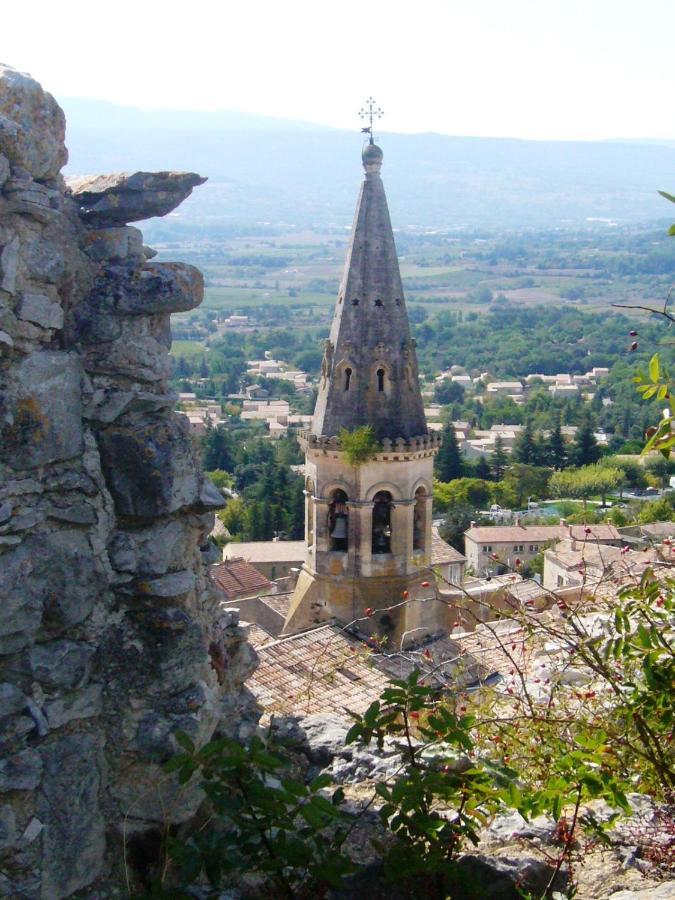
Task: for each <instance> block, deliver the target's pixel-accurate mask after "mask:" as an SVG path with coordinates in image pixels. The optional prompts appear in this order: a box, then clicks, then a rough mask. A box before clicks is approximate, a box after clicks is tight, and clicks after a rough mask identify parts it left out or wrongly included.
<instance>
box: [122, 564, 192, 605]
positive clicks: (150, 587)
mask: <svg viewBox="0 0 675 900" xmlns="http://www.w3.org/2000/svg"><path fill="white" fill-rule="evenodd" d="M196 583H197V579H196V577H195V574H194V572H188V571H185V572H171V573H170V574H169V575H161V576H160V577H159V578H146V579H143V580H139V581H135V582H134V584H133V589H134V591H135V592H136V593H137V594H139V595H141V596H144V597H163V598H165V599H168V598H176V597H184V596H185V595H186V594H189V593H190V591H192V590H194V588H195V585H196Z"/></svg>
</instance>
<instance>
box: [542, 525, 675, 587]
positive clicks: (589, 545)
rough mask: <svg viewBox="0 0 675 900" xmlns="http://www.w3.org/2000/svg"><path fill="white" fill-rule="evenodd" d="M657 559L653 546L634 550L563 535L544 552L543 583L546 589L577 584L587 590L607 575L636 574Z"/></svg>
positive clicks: (659, 559) (622, 576)
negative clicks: (650, 548) (649, 548)
mask: <svg viewBox="0 0 675 900" xmlns="http://www.w3.org/2000/svg"><path fill="white" fill-rule="evenodd" d="M597 527H598V526H597V525H596V526H594V528H597ZM660 561H661V557H660V556H659V554H658V552H657V551H655V550H648V551H647V552H644V551H635V550H629V549H628V548H627V547H618V546H612V545H609V544H602V543H597V542H596V541H585V540H578V539H574V538H571V539H570V538H566V539H564V540H561V541H559V542H558V543H556V544H555V545H554V546H553V547H550V548H549V549H547V550H546V551H545V552H544V579H543V584H544V587H545V588H546V589H547V590H550V591H554V590H556V589H559V588H568V587H577V586H578V587H581V586H584V587H586V588H587V589H589V590H591V589H593V588H595V587H597V586H598V585H599V584H600V583H601V582H602V581H606V580H608V579H610V578H613V579H616V578H621V579H622V580H624V579H626V578H628V577H629V576H635V577H638V578H639V577H640V576H641V575H642V573H643V572H644V570H645V568H646V567H647V566H653V565H654V564H655V563H656V564H658V563H659V562H660Z"/></svg>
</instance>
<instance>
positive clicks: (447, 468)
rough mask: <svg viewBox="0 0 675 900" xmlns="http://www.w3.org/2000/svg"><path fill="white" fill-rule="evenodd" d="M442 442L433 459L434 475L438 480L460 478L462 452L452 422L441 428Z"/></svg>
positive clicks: (462, 467)
mask: <svg viewBox="0 0 675 900" xmlns="http://www.w3.org/2000/svg"><path fill="white" fill-rule="evenodd" d="M442 435H443V443H442V444H441V449H440V450H439V451H438V454H437V456H436V459H435V461H434V470H435V472H436V477H437V478H438V479H439V480H440V481H452V480H453V479H454V478H461V477H462V473H463V470H464V466H463V457H462V452H461V450H460V449H459V443H458V441H457V435H456V434H455V429H454V427H453V424H452V422H448V424H447V425H445V426H444V428H443V432H442Z"/></svg>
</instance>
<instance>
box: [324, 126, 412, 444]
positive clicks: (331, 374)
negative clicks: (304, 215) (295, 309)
mask: <svg viewBox="0 0 675 900" xmlns="http://www.w3.org/2000/svg"><path fill="white" fill-rule="evenodd" d="M362 158H363V167H364V169H365V172H366V177H365V179H364V181H363V184H362V186H361V192H360V194H359V199H358V203H357V207H356V214H355V216H354V225H353V228H352V237H351V241H350V244H349V250H348V253H347V259H346V262H345V269H344V274H343V277H342V283H341V285H340V291H339V294H338V300H337V304H336V307H335V315H334V318H333V325H332V327H331V331H330V338H329V339H328V340H327V341H326V346H325V352H324V359H323V364H322V368H321V375H322V377H321V385H320V388H319V396H318V399H317V404H316V409H315V412H314V421H313V424H312V432H313V433H314V434H316V435H323V436H325V437H332V436H333V435H338V434H339V433H340V429H342V428H347V429H350V430H351V429H354V428H358V427H359V426H361V425H372V427H373V428H374V430H375V433H376V435H377V437H378V438H379V439H380V440H382V439H383V438H390V439H391V440H396V438H400V437H402V438H406V439H407V438H411V437H418V436H421V435H426V434H427V425H426V420H425V417H424V406H423V403H422V396H421V393H420V389H419V385H418V380H417V358H416V353H415V343H414V341H413V340H412V339H411V337H410V326H409V324H408V315H407V312H406V308H405V300H404V298H403V287H402V285H401V275H400V272H399V268H398V259H397V256H396V246H395V243H394V235H393V233H392V228H391V220H390V218H389V209H388V208H387V198H386V197H385V193H384V186H383V184H382V180H381V178H380V168H381V166H382V151H381V150H380V148H379V147H378V146H376V145H375V144H371V143H368V144H366V145H365V147H364V149H363V154H362Z"/></svg>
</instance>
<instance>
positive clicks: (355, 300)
mask: <svg viewBox="0 0 675 900" xmlns="http://www.w3.org/2000/svg"><path fill="white" fill-rule="evenodd" d="M358 305H359V298H358V297H354V299H353V300H352V306H358Z"/></svg>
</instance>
